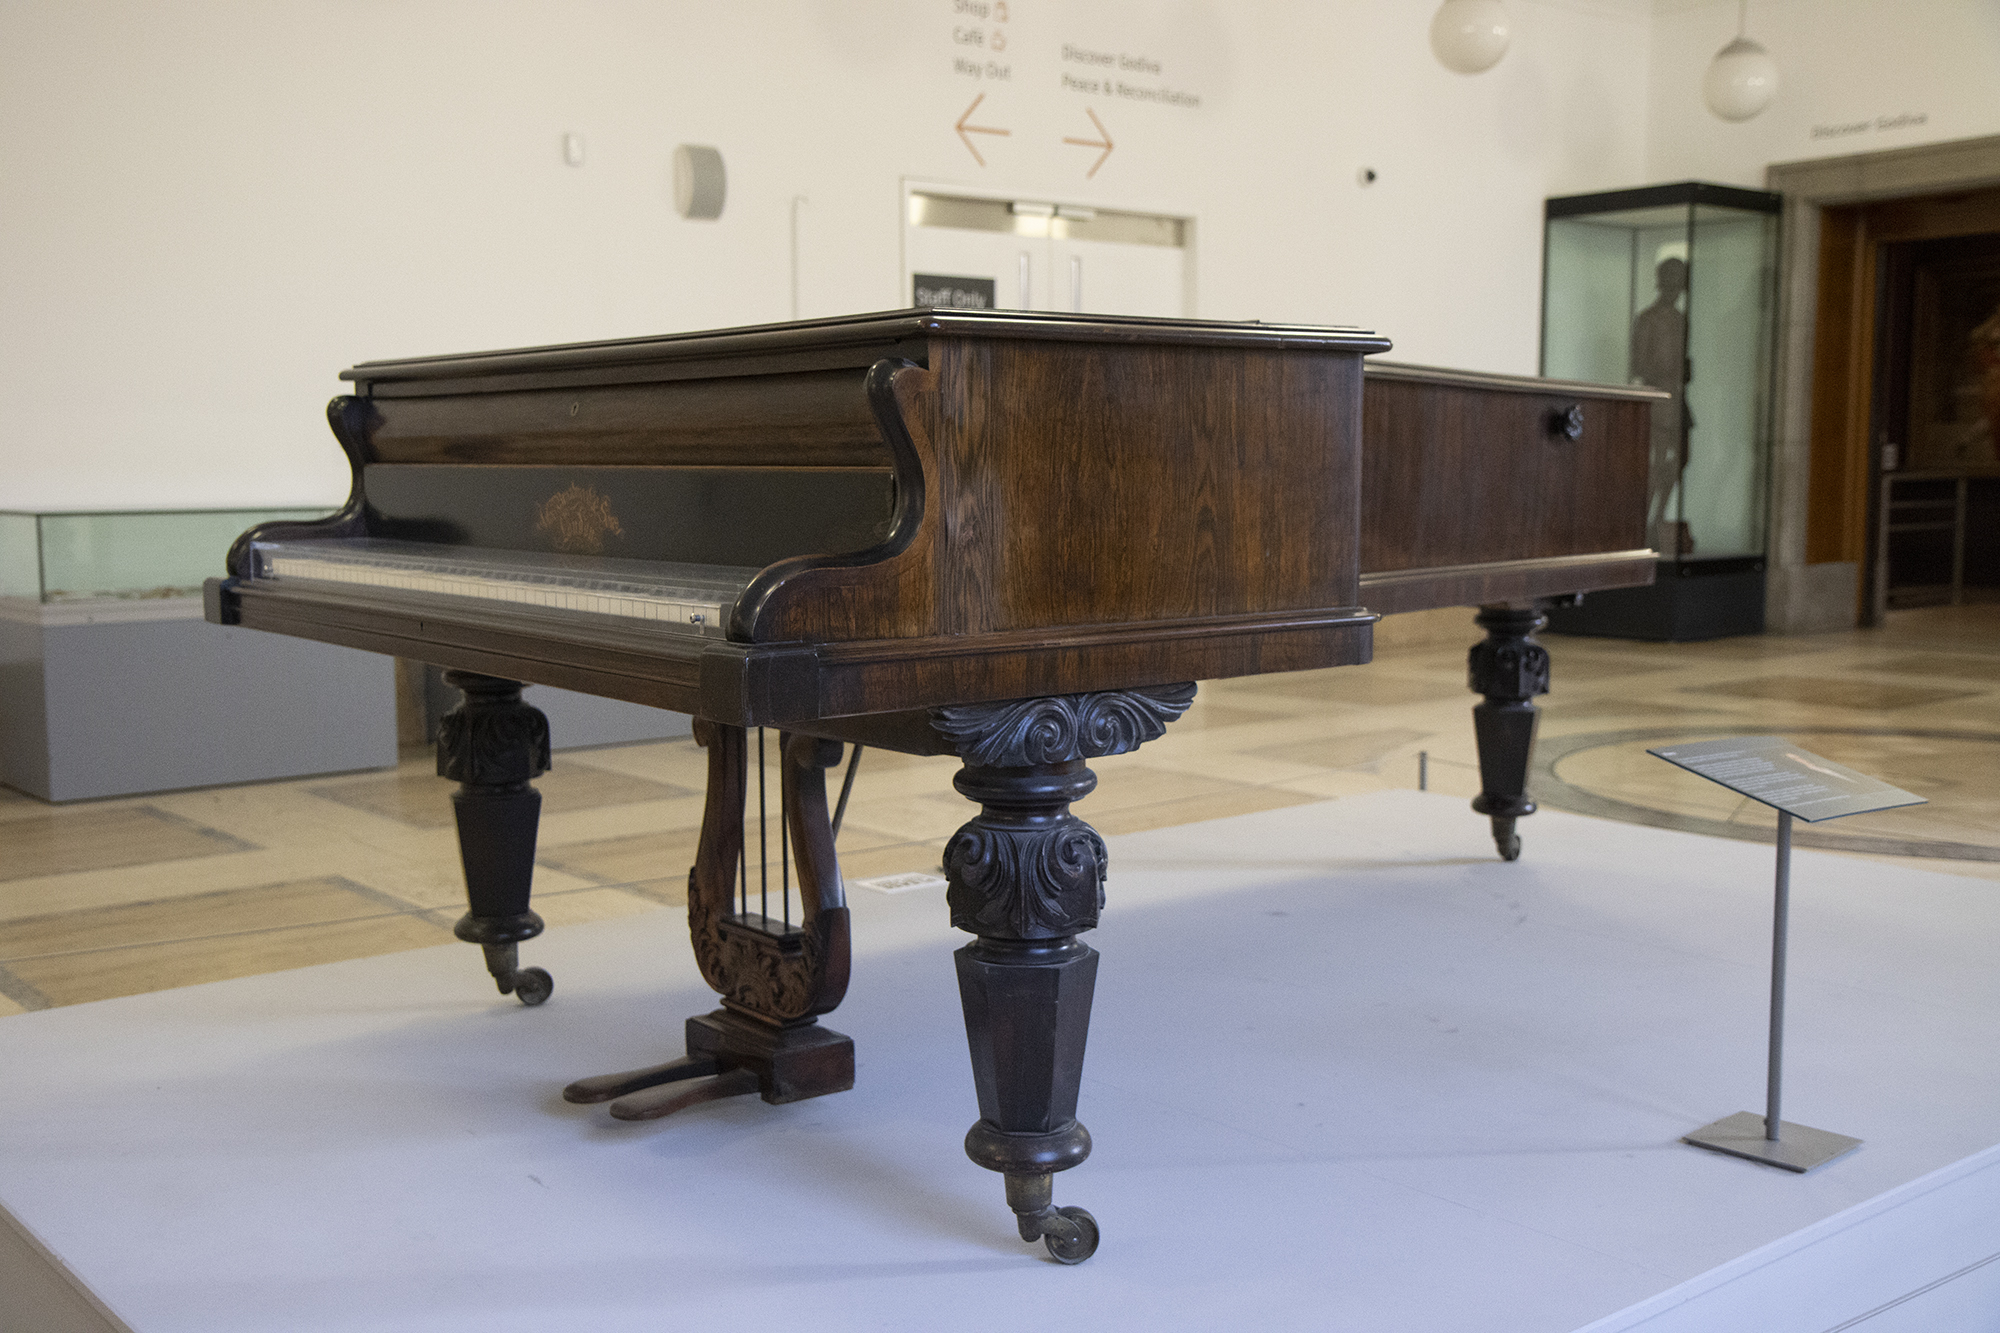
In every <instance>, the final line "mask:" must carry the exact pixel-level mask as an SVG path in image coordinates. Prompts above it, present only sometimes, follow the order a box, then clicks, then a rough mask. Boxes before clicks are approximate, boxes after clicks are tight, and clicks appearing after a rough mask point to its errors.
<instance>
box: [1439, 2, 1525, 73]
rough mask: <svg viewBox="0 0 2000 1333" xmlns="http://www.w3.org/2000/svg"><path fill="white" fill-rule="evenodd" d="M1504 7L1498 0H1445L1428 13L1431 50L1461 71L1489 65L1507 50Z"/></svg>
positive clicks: (1453, 67) (1482, 68)
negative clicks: (1436, 8)
mask: <svg viewBox="0 0 2000 1333" xmlns="http://www.w3.org/2000/svg"><path fill="white" fill-rule="evenodd" d="M1509 35H1510V32H1509V29H1508V26H1507V8H1506V6H1505V5H1502V4H1501V3H1500V0H1444V3H1443V4H1441V5H1439V6H1438V12H1437V13H1436V14H1434V15H1432V16H1431V50H1432V52H1433V53H1435V54H1436V56H1437V58H1438V63H1439V64H1441V65H1443V66H1444V67H1445V68H1446V69H1449V70H1455V71H1456V72H1458V73H1460V74H1477V73H1479V72H1480V71H1482V70H1488V69H1492V68H1493V67H1494V66H1495V65H1497V64H1498V63H1500V57H1501V56H1504V55H1506V54H1507V38H1508V36H1509Z"/></svg>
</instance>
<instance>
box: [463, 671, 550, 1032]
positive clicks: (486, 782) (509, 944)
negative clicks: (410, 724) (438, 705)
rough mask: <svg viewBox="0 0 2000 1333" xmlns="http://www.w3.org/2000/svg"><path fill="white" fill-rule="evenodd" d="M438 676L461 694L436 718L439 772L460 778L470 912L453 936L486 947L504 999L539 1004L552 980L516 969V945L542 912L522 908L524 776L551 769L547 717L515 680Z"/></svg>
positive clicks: (530, 792) (527, 854)
mask: <svg viewBox="0 0 2000 1333" xmlns="http://www.w3.org/2000/svg"><path fill="white" fill-rule="evenodd" d="M444 678H445V681H446V683H447V684H450V685H453V686H455V687H456V688H458V689H459V690H460V691H462V692H463V694H464V698H463V699H461V700H460V701H459V704H458V706H457V707H456V708H453V709H452V710H451V711H450V712H449V713H446V714H445V715H444V717H443V718H441V719H439V723H438V747H437V768H438V776H440V777H446V778H452V779H454V780H456V781H457V782H458V784H459V787H458V790H457V791H455V792H453V793H452V797H451V802H452V808H453V810H454V811H455V812H456V814H457V816H458V855H459V863H460V864H461V865H462V866H463V867H464V869H465V897H466V904H467V908H468V910H467V911H466V914H465V915H464V916H462V917H460V918H459V920H458V924H457V925H456V926H454V927H453V928H452V933H453V934H454V935H457V936H458V938H460V939H462V940H465V941H467V942H468V943H472V944H477V945H479V946H480V947H481V948H482V949H483V950H484V951H485V954H486V970H487V971H489V972H491V973H492V974H493V981H494V984H495V985H497V986H498V987H499V988H500V993H501V994H502V995H513V996H515V997H517V998H518V999H519V1000H520V1001H521V1003H523V1004H540V1003H541V1002H542V1001H543V1000H546V999H548V998H549V994H550V992H551V991H552V990H553V989H554V982H553V981H552V980H551V979H550V977H549V974H548V973H547V972H545V971H543V970H542V969H541V968H539V967H530V968H523V967H522V966H521V965H520V946H521V941H522V940H526V939H532V938H534V937H535V936H537V935H539V934H541V933H542V919H541V917H539V916H537V915H536V914H535V913H534V912H532V911H530V910H529V908H528V897H529V893H530V890H531V889H532V887H533V882H534V874H535V832H536V826H537V824H538V822H539V820H540V818H541V811H542V796H541V793H540V792H538V791H536V790H535V789H534V788H533V787H532V786H530V785H529V781H530V779H532V778H536V777H539V776H540V775H541V774H543V773H545V772H547V771H548V768H549V723H548V719H547V718H545V717H543V716H542V714H541V711H540V710H539V709H537V708H535V707H533V706H532V705H530V704H526V703H523V702H522V700H521V683H520V682H519V681H514V680H502V679H501V678H499V677H497V676H482V675H479V674H477V673H474V672H470V671H447V672H446V673H445V677H444Z"/></svg>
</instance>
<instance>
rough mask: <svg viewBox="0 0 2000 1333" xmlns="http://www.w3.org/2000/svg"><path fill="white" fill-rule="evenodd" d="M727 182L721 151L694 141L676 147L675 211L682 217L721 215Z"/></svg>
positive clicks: (705, 217)
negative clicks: (693, 142)
mask: <svg viewBox="0 0 2000 1333" xmlns="http://www.w3.org/2000/svg"><path fill="white" fill-rule="evenodd" d="M727 186H728V178H727V176H725V175H724V174H723V170H722V154H721V153H719V152H717V151H716V150H715V149H713V148H709V147H707V146H705V145H703V144H692V143H684V144H682V145H681V146H680V147H678V148H676V149H674V211H675V212H677V213H679V214H680V215H681V216H682V217H684V218H702V219H708V220H713V219H715V218H719V217H721V216H722V199H723V195H724V193H725V192H726V189H727Z"/></svg>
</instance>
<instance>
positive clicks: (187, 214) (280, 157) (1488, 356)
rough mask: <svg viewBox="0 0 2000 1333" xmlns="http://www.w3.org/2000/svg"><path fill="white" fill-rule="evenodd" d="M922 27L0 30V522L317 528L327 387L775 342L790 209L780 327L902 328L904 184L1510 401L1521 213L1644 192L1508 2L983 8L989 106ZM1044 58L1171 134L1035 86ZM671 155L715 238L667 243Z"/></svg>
mask: <svg viewBox="0 0 2000 1333" xmlns="http://www.w3.org/2000/svg"><path fill="white" fill-rule="evenodd" d="M1910 2H1914V0H1910ZM1930 3H1931V4H1933V5H1934V6H1936V5H1939V4H1940V3H1941V0H1930ZM953 7H954V0H754V2H753V0H731V2H730V3H726V4H725V3H720V2H719V0H569V2H567V3H563V2H561V0H286V2H285V3H271V2H270V0H144V2H143V3H142V2H140V0H63V2H62V3H36V2H34V0H0V182H4V191H5V197H4V204H0V208H4V214H0V310H4V311H5V319H4V322H3V323H0V401H4V402H5V404H6V408H7V410H6V412H5V415H4V417H0V507H28V508H36V507H65V506H68V507H93V506H102V507H119V506H130V507H145V508H161V507H176V506H190V507H209V506H226V505H258V504H279V503H295V502H318V501H332V500H336V499H338V498H339V497H340V496H341V495H342V494H344V492H345V485H346V478H345V468H344V464H343V463H342V461H341V459H340V457H339V454H338V451H337V449H336V448H335V446H334V445H333V443H332V440H331V437H330V436H328V435H327V434H326V431H325V426H324V424H323V421H322V419H321V415H320V409H321V406H322V404H323V403H324V401H325V399H326V398H327V397H329V396H330V395H331V394H333V393H335V392H338V391H339V388H340V386H339V384H338V383H337V381H336V380H335V379H334V373H335V372H336V371H337V370H338V369H340V368H341V367H344V366H346V365H349V364H351V363H353V362H355V361H357V360H362V359H366V358H374V357H386V356H399V355H406V354H419V353H434V352H447V351H462V350H471V349H475V348H486V347H498V346H511V345H522V344H534V343H548V342H561V341H568V340H575V339H584V338H605V337H615V336H621V335H630V334H644V333H654V332H664V331H669V330H676V329H687V328H701V327H712V326H721V325H730V324H744V323H753V322H761V321H767V320H776V319H783V318H786V317H787V316H788V315H789V314H790V309H791V272H790V251H791V217H792V213H793V204H792V201H793V199H794V197H795V196H803V197H805V198H806V199H807V200H808V201H809V203H807V204H806V205H804V206H802V207H801V208H800V209H799V216H800V219H801V243H800V249H801V255H802V272H801V284H800V286H801V306H802V310H803V313H805V314H808V315H811V314H824V313H836V312H844V311H856V310H867V309H879V308H882V307H885V306H890V305H897V304H901V303H902V302H903V300H904V299H906V298H905V297H904V294H903V293H902V292H901V291H899V290H898V288H899V283H898V273H899V263H898V253H897V246H898V243H899V242H898V238H899V233H900V228H899V219H898V217H897V200H898V189H899V182H900V181H901V180H902V179H903V178H905V177H912V178H918V179H923V180H927V181H935V182H943V183H958V184H965V185H976V186H982V187H986V188H991V189H1003V190H1019V191H1021V192H1022V193H1024V194H1029V195H1033V196H1035V197H1042V198H1059V199H1065V200H1072V201H1076V202H1083V203H1100V204H1106V205H1125V206H1130V207H1141V208H1153V209H1159V210H1162V211H1173V212H1185V213H1191V214H1193V215H1195V216H1196V217H1197V218H1198V219H1199V230H1198V240H1197V244H1198V258H1197V262H1198V274H1197V292H1198V298H1197V299H1198V309H1199V312H1200V313H1201V314H1204V315H1209V316H1217V317H1257V318H1264V319H1303V320H1317V321H1328V322H1346V323H1358V324H1363V325H1367V326H1371V327H1375V328H1378V329H1380V330H1381V331H1383V332H1386V333H1388V334H1389V335H1390V336H1391V337H1393V338H1395V339H1396V341H1397V355H1398V356H1400V357H1402V358H1404V359H1409V360H1418V361H1429V362H1438V363H1446V364H1454V365H1463V366H1470V367H1478V368H1487V369H1497V370H1513V371H1531V370H1533V368H1534V363H1535V345H1536V325H1537V321H1538V309H1539V286H1540V253H1541V201H1542V199H1543V198H1544V197H1545V196H1546V195H1549V194H1559V193H1573V192H1578V191H1584V190H1591V189H1603V188H1612V187H1617V186H1623V185H1630V184H1635V183H1639V182H1641V181H1643V180H1645V179H1647V173H1646V166H1647V162H1646V153H1647V139H1646V125H1645V117H1646V111H1647V100H1646V95H1645V90H1646V85H1647V79H1648V56H1649V23H1648V19H1647V17H1646V14H1645V13H1644V11H1643V8H1642V6H1641V4H1640V0H1511V4H1510V7H1511V8H1512V10H1513V12H1514V14H1515V18H1516V24H1517V35H1516V37H1515V41H1514V47H1513V49H1512V50H1511V51H1510V52H1509V54H1508V55H1507V57H1506V59H1505V60H1504V61H1503V62H1502V63H1501V64H1500V66H1499V67H1498V68H1496V69H1495V70H1494V71H1492V72H1491V73H1489V74H1487V75H1483V76H1480V77H1477V78H1465V77H1462V76H1457V75H1453V74H1450V73H1448V72H1446V71H1445V70H1443V69H1442V68H1440V67H1439V66H1438V64H1437V63H1436V61H1435V60H1433V59H1432V57H1431V55H1430V52H1429V49H1428V47H1427V45H1426V32H1427V27H1428V23H1429V18H1430V13H1431V11H1432V9H1433V8H1434V7H1435V6H1434V4H1433V3H1432V0H1393V2H1392V0H1238V2H1236V3H1230V2H1229V0H1211V2H1204V0H1158V2H1157V3H1141V2H1140V0H1096V2H1095V3H1082V2H1081V0H1079V2H1078V3H1068V4H1065V3H1060V0H1012V3H1011V6H1010V14H1009V19H1008V22H1007V24H1006V32H1007V35H1008V50H1007V51H1006V52H1005V53H1004V54H1003V55H1002V56H1000V57H997V58H998V59H1000V60H1001V61H1003V62H1004V63H1006V64H1008V65H1009V66H1010V67H1011V69H1012V78H1011V79H1010V80H1008V81H1007V82H1005V83H988V82H985V81H984V80H981V81H979V82H973V81H971V80H969V79H967V78H966V77H964V76H963V75H960V74H957V73H954V71H953V68H952V60H953V57H954V55H955V54H960V53H962V51H963V48H962V47H960V46H958V45H957V44H955V43H954V41H953V32H954V29H955V28H960V27H965V26H967V24H966V20H965V19H964V18H963V17H961V16H956V15H954V12H953ZM1881 8H1883V9H1885V10H1886V8H1887V6H1886V5H1884V6H1881ZM1690 21H1691V16H1690ZM1675 22H1678V19H1677V20H1675ZM972 26H979V27H982V28H983V29H984V30H985V31H986V32H988V33H990V32H991V31H992V30H993V29H995V28H997V27H998V26H999V25H998V24H997V23H996V22H993V21H992V20H991V17H990V16H989V21H988V22H987V23H986V24H984V25H972ZM1668 26H1670V27H1672V26H1673V25H1672V24H1671V23H1670V24H1669V25H1668ZM1674 31H1675V32H1676V33H1678V32H1679V29H1678V28H1675V29H1674ZM1676 40H1680V38H1678V37H1677V38H1676ZM1686 40H1691V41H1696V44H1697V45H1700V44H1701V43H1706V42H1708V40H1709V39H1708V38H1707V37H1706V36H1700V37H1699V38H1698V39H1697V38H1694V37H1689V38H1687V39H1686ZM1065 42H1068V43H1071V44H1074V45H1084V46H1092V47H1099V48H1103V49H1108V50H1113V51H1120V52H1132V53H1144V54H1146V55H1148V56H1150V57H1151V58H1152V59H1154V60H1157V61H1158V62H1160V64H1161V66H1162V70H1161V73H1160V74H1159V75H1158V76H1156V77H1143V78H1142V77H1138V76H1133V77H1132V81H1133V82H1135V83H1146V84H1160V85H1166V86H1170V87H1175V88H1179V89H1182V90H1186V91H1190V92H1193V93H1195V94H1196V95H1198V96H1199V97H1200V99H1201V103H1200V106H1199V107H1198V108H1195V109H1185V108H1180V107H1171V106H1156V105H1148V104H1141V103H1135V102H1131V101H1127V100H1119V99H1116V98H1110V99H1106V98H1101V97H1089V96H1084V95H1079V94H1076V93H1073V92H1065V91H1064V90H1063V88H1062V86H1061V84H1060V76H1061V74H1062V72H1063V71H1064V69H1065V68H1071V69H1074V68H1075V67H1074V66H1066V65H1065V63H1064V62H1063V61H1062V60H1061V58H1060V51H1061V47H1062V45H1063V43H1065ZM983 55H984V56H990V55H991V53H990V52H987V53H983ZM1782 58H1784V57H1783V56H1782V54H1781V59H1782ZM1698 73H1699V70H1698V69H1697V71H1696V74H1697V77H1698ZM1656 77H1657V76H1656ZM982 90H983V91H984V92H985V93H986V94H987V97H986V101H985V102H984V103H983V104H982V105H981V108H980V110H979V113H978V115H977V116H975V117H974V120H975V123H984V124H988V125H1000V126H1005V127H1008V128H1011V129H1012V131H1013V133H1012V134H1010V135H1008V136H1006V137H1004V138H1001V137H998V136H987V137H985V138H983V139H981V140H980V141H979V143H980V147H981V150H982V152H984V153H985V155H986V159H987V165H986V166H984V167H980V166H978V165H976V164H975V163H974V161H973V159H972V157H971V155H970V154H969V153H968V152H967V150H966V148H965V146H964V145H963V143H962V142H961V141H960V139H959V137H958V136H957V135H956V134H955V133H954V132H953V130H952V126H953V124H954V122H956V121H957V120H958V119H959V117H960V116H961V114H962V113H963V112H964V111H965V109H966V108H967V107H968V105H969V104H970V103H971V101H972V99H973V97H975V96H977V95H978V94H979V92H981V91H982ZM1086 106H1089V107H1092V108H1094V109H1096V111H1097V112H1098V114H1099V116H1100V117H1101V118H1102V119H1103V121H1104V123H1105V125H1106V127H1107V128H1108V129H1109V130H1110V132H1111V135H1112V138H1113V141H1114V143H1115V144H1116V148H1115V150H1114V152H1113V154H1112V155H1111V157H1110V158H1109V159H1108V160H1107V161H1106V162H1105V165H1104V166H1103V168H1102V169H1101V170H1099V172H1098V173H1097V176H1096V177H1095V179H1092V180H1086V179H1085V178H1084V172H1085V169H1086V168H1087V167H1088V165H1089V163H1090V161H1092V160H1094V157H1095V154H1094V152H1093V151H1092V150H1089V149H1083V148H1077V147H1073V146H1068V145H1064V144H1062V143H1061V139H1062V138H1063V137H1064V136H1066V135H1068V136H1076V137H1089V135H1090V134H1091V130H1090V127H1089V121H1088V120H1087V118H1086V117H1085V115H1084V108H1085V107H1086ZM565 131H573V132H576V133H580V134H582V135H584V136H585V137H586V140H587V145H588V161H587V164H586V165H585V166H583V167H581V168H572V167H568V166H566V165H564V163H563V161H562V159H561V154H560V151H559V144H560V136H561V135H562V133H563V132H565ZM680 142H692V143H710V144H714V145H716V146H718V147H719V148H720V149H721V150H722V152H723V154H724V157H725V159H726V160H727V163H728V168H729V199H728V206H727V210H726V211H725V213H724V215H723V217H722V218H721V220H720V221H717V222H712V223H697V222H686V221H683V220H681V219H680V218H678V217H677V216H675V214H674V213H673V211H672V207H671V184H670V180H671V177H670V155H671V152H672V149H673V146H674V145H675V144H676V143H680ZM1654 153H1655V156H1656V157H1657V156H1659V146H1658V144H1657V143H1656V144H1655V146H1654ZM1363 166H1372V167H1374V168H1375V169H1376V171H1377V172H1379V173H1380V180H1379V181H1378V182H1377V183H1376V184H1375V185H1373V186H1371V187H1368V188H1365V189H1364V188H1363V187H1361V186H1360V185H1359V184H1358V183H1357V181H1356V173H1357V171H1358V170H1359V169H1360V168H1361V167H1363ZM1701 174H1707V175H1715V174H1717V173H1716V172H1714V171H1711V170H1704V171H1703V172H1702V173H1701Z"/></svg>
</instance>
